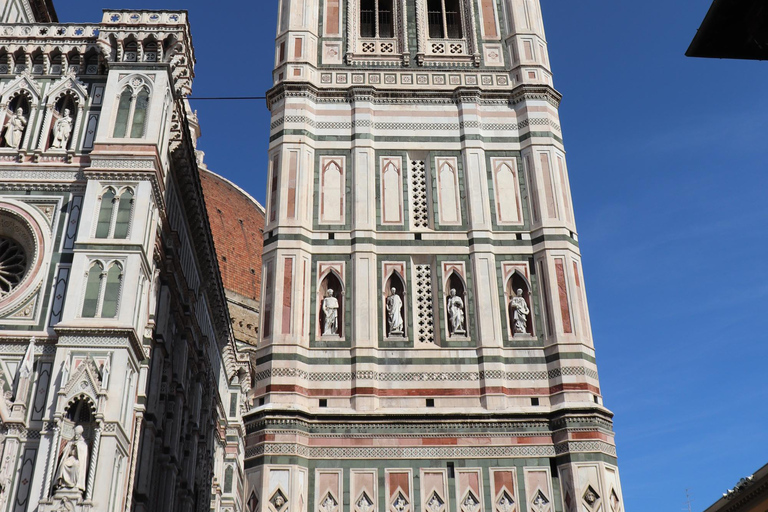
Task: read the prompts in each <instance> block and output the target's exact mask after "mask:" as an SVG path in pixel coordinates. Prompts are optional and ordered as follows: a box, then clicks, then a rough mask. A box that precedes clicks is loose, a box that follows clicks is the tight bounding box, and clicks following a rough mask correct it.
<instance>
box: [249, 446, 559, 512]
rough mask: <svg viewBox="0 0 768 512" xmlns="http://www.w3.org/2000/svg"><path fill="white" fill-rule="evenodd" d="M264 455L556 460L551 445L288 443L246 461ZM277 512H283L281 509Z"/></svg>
mask: <svg viewBox="0 0 768 512" xmlns="http://www.w3.org/2000/svg"><path fill="white" fill-rule="evenodd" d="M261 455H274V456H279V455H297V456H300V457H307V458H311V459H336V460H343V459H385V460H386V459H456V458H458V459H464V458H468V459H471V458H490V459H500V458H507V457H554V456H555V448H554V447H553V446H551V445H531V446H411V447H397V446H365V447H346V446H345V447H335V446H332V447H326V446H311V447H310V446H305V445H300V444H288V443H268V444H267V443H264V444H259V445H257V446H253V447H251V448H248V449H247V450H246V452H245V456H246V458H253V457H259V456H261ZM277 512H280V511H279V510H278V511H277Z"/></svg>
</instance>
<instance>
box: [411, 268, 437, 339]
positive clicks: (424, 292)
mask: <svg viewBox="0 0 768 512" xmlns="http://www.w3.org/2000/svg"><path fill="white" fill-rule="evenodd" d="M416 339H417V340H419V342H421V343H434V342H435V325H434V308H433V305H432V268H431V267H430V266H429V265H416Z"/></svg>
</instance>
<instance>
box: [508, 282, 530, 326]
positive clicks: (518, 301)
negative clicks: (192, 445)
mask: <svg viewBox="0 0 768 512" xmlns="http://www.w3.org/2000/svg"><path fill="white" fill-rule="evenodd" d="M509 307H510V308H512V322H513V325H514V333H515V335H517V334H527V333H528V315H530V314H531V310H530V309H529V308H528V303H527V302H525V297H523V290H522V289H520V288H518V289H517V291H516V292H515V296H514V297H512V300H511V301H510V302H509Z"/></svg>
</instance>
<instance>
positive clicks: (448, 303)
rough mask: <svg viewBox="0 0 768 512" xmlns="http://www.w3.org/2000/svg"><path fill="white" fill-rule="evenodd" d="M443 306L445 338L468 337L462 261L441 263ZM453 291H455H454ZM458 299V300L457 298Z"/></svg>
mask: <svg viewBox="0 0 768 512" xmlns="http://www.w3.org/2000/svg"><path fill="white" fill-rule="evenodd" d="M443 276H444V280H443V294H444V297H445V298H444V300H443V307H444V308H445V314H444V315H443V316H444V319H445V332H446V334H447V339H448V340H449V341H450V340H452V339H459V340H464V339H467V338H468V337H469V314H468V312H469V303H468V295H467V282H466V279H465V271H464V264H463V263H444V264H443ZM454 292H455V293H454ZM457 299H458V300H457Z"/></svg>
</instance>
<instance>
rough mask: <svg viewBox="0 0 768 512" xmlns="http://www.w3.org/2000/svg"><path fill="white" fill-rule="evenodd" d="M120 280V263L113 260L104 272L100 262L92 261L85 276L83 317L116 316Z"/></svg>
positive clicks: (121, 276)
mask: <svg viewBox="0 0 768 512" xmlns="http://www.w3.org/2000/svg"><path fill="white" fill-rule="evenodd" d="M122 282H123V267H122V265H121V264H120V263H118V262H113V263H112V264H111V265H110V266H109V269H108V270H107V271H106V272H105V271H104V265H103V264H102V263H101V262H99V261H95V262H93V263H92V264H91V267H90V268H89V269H88V275H87V277H86V284H85V300H84V301H83V314H82V316H83V318H116V317H117V312H118V306H119V304H120V291H121V288H122Z"/></svg>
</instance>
